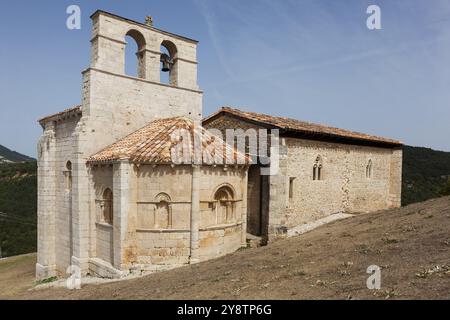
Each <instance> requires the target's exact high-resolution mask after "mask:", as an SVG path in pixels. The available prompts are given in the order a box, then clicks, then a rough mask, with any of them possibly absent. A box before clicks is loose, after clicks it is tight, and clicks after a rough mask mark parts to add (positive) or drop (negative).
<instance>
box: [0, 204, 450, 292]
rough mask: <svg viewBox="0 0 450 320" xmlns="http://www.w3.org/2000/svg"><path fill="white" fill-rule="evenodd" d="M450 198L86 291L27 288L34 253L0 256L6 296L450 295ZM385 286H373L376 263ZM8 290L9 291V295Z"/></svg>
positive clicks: (366, 216) (89, 287) (358, 218)
mask: <svg viewBox="0 0 450 320" xmlns="http://www.w3.org/2000/svg"><path fill="white" fill-rule="evenodd" d="M449 230H450V197H443V198H439V199H433V200H429V201H426V202H423V203H417V204H412V205H409V206H407V207H403V208H400V209H395V210H387V211H380V212H376V213H370V214H364V215H359V216H356V217H354V218H350V219H346V220H340V221H336V222H333V223H330V224H328V225H325V226H322V227H320V228H317V229H315V230H313V231H311V232H309V233H306V234H303V235H301V236H297V237H293V238H289V239H286V240H280V241H277V242H274V243H271V244H269V245H268V246H266V247H261V248H257V249H247V250H241V251H238V252H236V253H233V254H230V255H228V256H226V257H222V258H218V259H215V260H210V261H207V262H203V263H199V264H196V265H189V266H186V267H182V268H178V269H175V270H171V271H166V272H162V273H156V274H152V275H148V276H145V277H143V278H139V279H131V280H124V281H120V282H115V283H108V284H102V285H85V286H83V287H82V289H81V290H73V291H70V290H67V289H63V288H58V289H55V288H53V289H45V290H37V291H36V290H35V291H27V290H26V289H27V288H30V287H31V286H32V285H33V274H32V271H33V267H34V256H33V255H30V256H21V257H14V258H11V259H6V260H3V261H1V262H0V270H1V272H0V274H1V278H0V283H1V286H2V288H6V290H4V292H3V293H0V295H1V296H0V298H19V299H450V234H449ZM374 264H375V265H378V266H379V267H380V268H381V289H380V290H369V289H367V287H366V280H367V277H368V276H369V275H368V274H367V273H366V270H367V267H368V266H370V265H374ZM5 292H6V293H5Z"/></svg>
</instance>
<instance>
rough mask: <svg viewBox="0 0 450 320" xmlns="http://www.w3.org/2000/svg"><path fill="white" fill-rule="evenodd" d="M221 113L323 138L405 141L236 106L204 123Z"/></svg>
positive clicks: (214, 114) (394, 142)
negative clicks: (245, 109) (239, 108)
mask: <svg viewBox="0 0 450 320" xmlns="http://www.w3.org/2000/svg"><path fill="white" fill-rule="evenodd" d="M220 115H231V116H235V117H237V118H240V119H242V120H244V121H245V120H247V121H250V122H254V123H256V124H260V125H262V126H268V127H271V128H276V129H280V130H283V131H285V132H291V133H297V134H305V135H308V136H309V135H317V136H321V137H323V138H327V137H328V138H341V139H342V138H343V139H350V140H353V141H355V142H358V141H360V142H375V143H381V144H387V145H393V146H400V145H402V144H403V143H402V142H400V141H398V140H394V139H389V138H384V137H378V136H373V135H368V134H364V133H359V132H354V131H350V130H345V129H339V128H334V127H330V126H325V125H321V124H315V123H310V122H305V121H300V120H296V119H292V118H286V117H275V116H270V115H266V114H262V113H256V112H248V111H241V110H238V109H235V108H230V107H222V108H221V109H220V110H218V111H216V112H215V113H213V114H212V115H210V116H208V117H206V118H205V119H203V121H202V123H203V124H207V123H208V122H209V121H211V120H213V119H215V118H216V117H218V116H220Z"/></svg>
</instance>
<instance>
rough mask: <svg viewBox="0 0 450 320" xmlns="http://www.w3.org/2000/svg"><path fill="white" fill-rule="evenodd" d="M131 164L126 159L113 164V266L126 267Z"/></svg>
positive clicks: (117, 267)
mask: <svg viewBox="0 0 450 320" xmlns="http://www.w3.org/2000/svg"><path fill="white" fill-rule="evenodd" d="M131 170H132V169H131V165H130V163H129V162H128V161H126V160H120V161H119V162H117V163H115V164H114V166H113V211H114V212H113V233H114V235H113V247H114V254H113V256H114V267H115V268H116V269H119V270H122V269H124V268H126V259H125V248H126V235H127V229H128V212H129V204H130V201H129V194H130V190H129V181H130V174H131Z"/></svg>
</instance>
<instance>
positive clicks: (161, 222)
mask: <svg viewBox="0 0 450 320" xmlns="http://www.w3.org/2000/svg"><path fill="white" fill-rule="evenodd" d="M155 200H156V204H155V211H154V214H155V216H154V228H156V229H169V228H171V227H172V208H171V205H170V202H171V200H170V197H169V195H168V194H166V193H160V194H158V195H157V196H156V198H155Z"/></svg>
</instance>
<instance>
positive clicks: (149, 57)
mask: <svg viewBox="0 0 450 320" xmlns="http://www.w3.org/2000/svg"><path fill="white" fill-rule="evenodd" d="M141 54H142V55H143V60H142V63H143V68H144V69H145V71H144V72H145V79H146V80H149V81H153V82H158V83H159V82H160V81H161V79H160V71H161V62H160V60H161V52H158V51H153V50H149V49H143V50H141Z"/></svg>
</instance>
